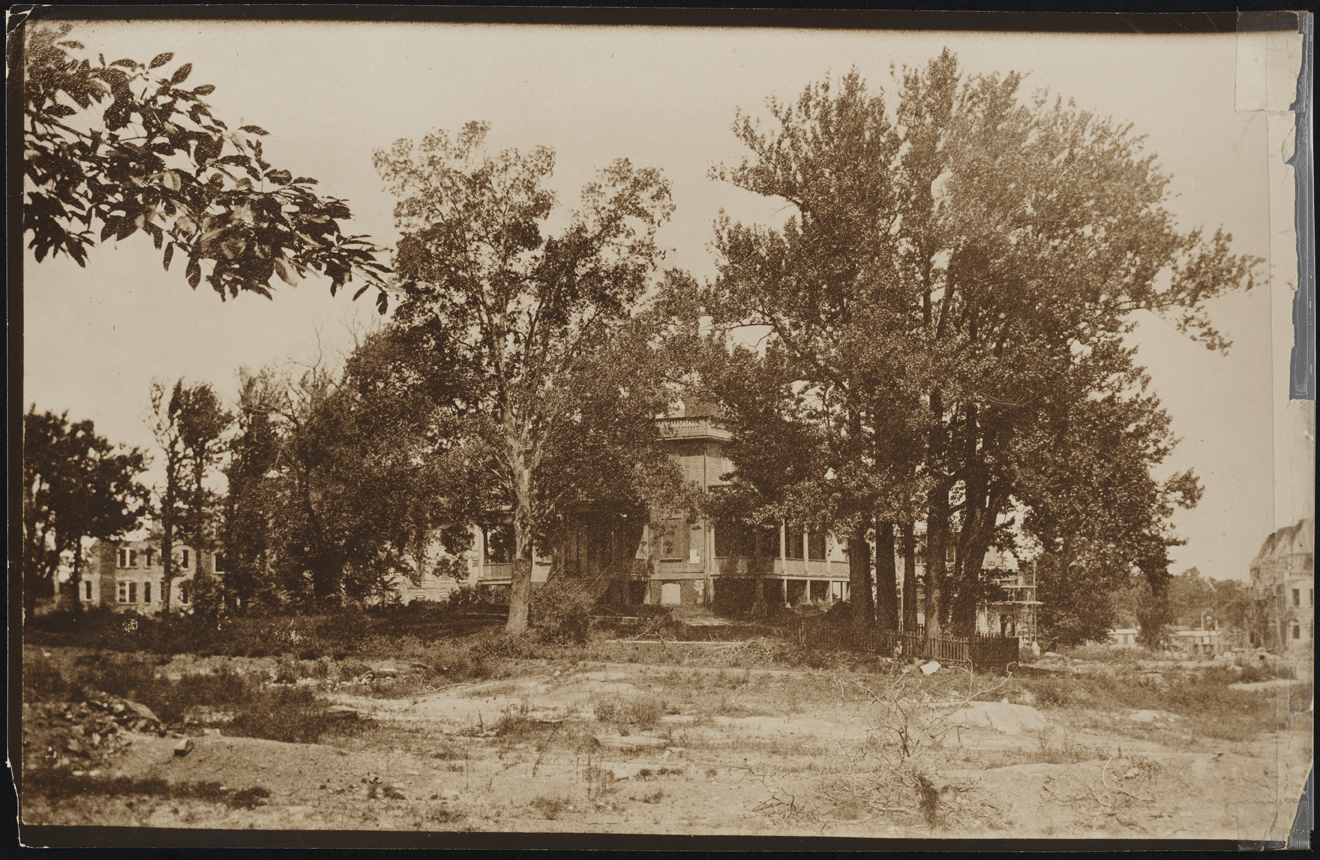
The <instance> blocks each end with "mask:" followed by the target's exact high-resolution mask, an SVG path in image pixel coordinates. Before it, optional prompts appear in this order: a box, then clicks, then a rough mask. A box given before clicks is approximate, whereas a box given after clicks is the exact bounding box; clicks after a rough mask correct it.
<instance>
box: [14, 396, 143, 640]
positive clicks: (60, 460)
mask: <svg viewBox="0 0 1320 860" xmlns="http://www.w3.org/2000/svg"><path fill="white" fill-rule="evenodd" d="M144 468H145V458H144V456H143V455H142V453H141V452H140V451H138V450H137V449H136V448H133V449H128V450H123V449H116V448H115V447H114V446H112V445H111V444H110V443H109V442H108V441H106V440H105V439H104V438H102V437H101V436H98V435H97V434H96V431H95V428H94V426H93V424H92V422H91V421H79V422H76V423H74V424H69V422H68V415H67V413H65V414H63V415H55V414H54V413H51V412H42V413H38V412H37V411H36V407H35V406H33V407H32V408H30V409H29V410H28V412H27V414H25V415H24V416H23V547H22V563H23V609H24V611H25V613H26V617H28V618H31V617H32V612H33V610H34V609H35V608H36V600H37V595H38V594H39V593H41V592H43V591H44V592H46V593H50V591H51V589H52V586H53V583H54V581H55V577H56V574H57V571H58V569H59V565H60V557H61V555H62V554H63V553H65V552H68V553H71V554H72V556H73V578H72V583H71V584H72V587H73V590H74V604H73V605H74V607H75V610H77V609H80V608H81V605H82V604H81V602H80V601H79V600H78V598H77V590H78V584H79V577H80V574H81V570H82V541H83V538H101V539H109V538H112V537H115V536H117V535H120V534H123V533H124V532H127V531H131V530H132V529H134V528H136V527H137V525H138V522H139V520H140V518H141V516H142V514H143V513H144V511H145V509H146V504H147V498H148V496H147V491H146V489H145V488H144V487H143V486H142V485H141V484H140V483H138V481H137V477H138V475H139V474H141V472H142V470H143V469H144Z"/></svg>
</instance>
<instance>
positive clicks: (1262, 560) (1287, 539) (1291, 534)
mask: <svg viewBox="0 0 1320 860" xmlns="http://www.w3.org/2000/svg"><path fill="white" fill-rule="evenodd" d="M1314 552H1315V521H1314V520H1312V519H1311V518H1310V517H1306V518H1304V519H1301V520H1298V521H1297V522H1296V523H1295V524H1293V525H1290V526H1285V527H1284V528H1281V529H1279V530H1278V531H1276V532H1275V533H1274V534H1272V535H1270V536H1269V537H1267V538H1265V542H1264V543H1263V544H1261V545H1260V552H1258V553H1256V557H1255V558H1254V559H1252V561H1251V566H1252V567H1259V566H1261V565H1263V564H1266V563H1268V562H1270V561H1275V560H1279V559H1284V558H1288V557H1289V556H1294V555H1309V554H1312V553H1314Z"/></svg>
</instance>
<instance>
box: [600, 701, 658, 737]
mask: <svg viewBox="0 0 1320 860" xmlns="http://www.w3.org/2000/svg"><path fill="white" fill-rule="evenodd" d="M592 712H593V713H594V714H595V716H596V719H597V720H600V721H601V722H602V723H610V724H612V725H613V726H614V727H615V728H617V729H619V730H620V731H624V732H626V731H628V730H633V729H635V730H638V731H648V730H650V729H653V728H655V727H656V725H657V724H658V723H659V722H660V717H662V716H664V713H665V703H664V700H663V699H661V698H660V697H659V696H655V695H652V694H650V693H640V694H636V695H629V696H625V695H618V694H616V695H609V696H597V697H596V698H595V700H594V703H593V706H592Z"/></svg>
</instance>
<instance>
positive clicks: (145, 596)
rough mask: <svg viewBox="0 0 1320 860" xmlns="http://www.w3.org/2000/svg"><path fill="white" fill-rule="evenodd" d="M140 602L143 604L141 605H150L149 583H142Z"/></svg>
mask: <svg viewBox="0 0 1320 860" xmlns="http://www.w3.org/2000/svg"><path fill="white" fill-rule="evenodd" d="M142 602H143V603H150V602H151V583H150V582H144V583H142Z"/></svg>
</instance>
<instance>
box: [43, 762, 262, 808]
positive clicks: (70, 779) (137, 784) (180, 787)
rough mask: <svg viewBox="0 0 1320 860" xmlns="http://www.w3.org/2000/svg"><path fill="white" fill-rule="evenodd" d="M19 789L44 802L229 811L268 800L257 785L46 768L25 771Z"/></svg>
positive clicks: (255, 805)
mask: <svg viewBox="0 0 1320 860" xmlns="http://www.w3.org/2000/svg"><path fill="white" fill-rule="evenodd" d="M23 790H24V792H25V794H27V793H30V794H32V795H38V796H40V797H42V798H44V799H46V800H48V801H68V800H72V799H74V798H77V797H124V796H131V795H139V796H146V797H162V798H168V799H170V800H183V799H186V800H200V801H203V802H205V803H220V804H224V805H225V806H228V807H230V808H231V809H255V808H256V807H257V806H260V805H261V803H262V801H264V800H265V799H266V798H268V797H270V791H269V790H268V789H265V788H262V787H260V786H253V787H249V788H243V789H232V788H226V787H224V786H222V785H221V784H220V783H218V782H176V783H171V782H167V781H166V780H164V779H162V778H161V777H129V776H74V775H72V774H70V773H67V772H64V771H57V770H48V769H42V770H37V771H32V772H25V773H24V774H23Z"/></svg>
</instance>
